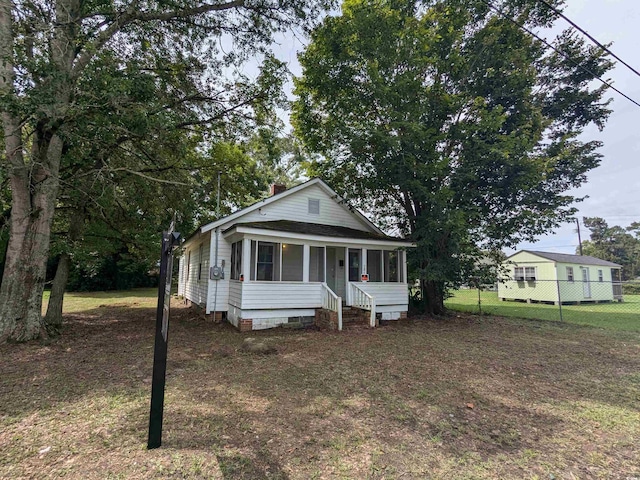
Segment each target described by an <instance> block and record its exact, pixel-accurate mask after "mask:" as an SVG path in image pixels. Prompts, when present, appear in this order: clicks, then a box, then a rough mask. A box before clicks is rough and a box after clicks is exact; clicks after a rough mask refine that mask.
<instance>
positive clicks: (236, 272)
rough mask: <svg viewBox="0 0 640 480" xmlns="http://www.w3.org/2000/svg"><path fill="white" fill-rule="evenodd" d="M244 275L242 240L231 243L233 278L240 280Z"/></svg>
mask: <svg viewBox="0 0 640 480" xmlns="http://www.w3.org/2000/svg"><path fill="white" fill-rule="evenodd" d="M240 275H242V241H239V242H235V243H232V244H231V280H240Z"/></svg>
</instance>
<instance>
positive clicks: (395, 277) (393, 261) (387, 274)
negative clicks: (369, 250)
mask: <svg viewBox="0 0 640 480" xmlns="http://www.w3.org/2000/svg"><path fill="white" fill-rule="evenodd" d="M398 256H399V255H398V252H394V251H390V250H385V251H384V281H385V282H401V281H402V280H401V278H400V275H399V270H398V263H399V262H398Z"/></svg>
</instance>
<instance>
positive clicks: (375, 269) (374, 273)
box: [367, 250, 382, 282]
mask: <svg viewBox="0 0 640 480" xmlns="http://www.w3.org/2000/svg"><path fill="white" fill-rule="evenodd" d="M367 273H368V274H369V281H370V282H382V250H369V251H367Z"/></svg>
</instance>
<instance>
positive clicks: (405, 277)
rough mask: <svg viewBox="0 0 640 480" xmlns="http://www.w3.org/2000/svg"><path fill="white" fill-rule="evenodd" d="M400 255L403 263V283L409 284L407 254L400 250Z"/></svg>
mask: <svg viewBox="0 0 640 480" xmlns="http://www.w3.org/2000/svg"><path fill="white" fill-rule="evenodd" d="M398 252H399V253H400V255H398V257H399V258H400V261H401V262H402V282H403V283H407V252H406V251H405V250H398Z"/></svg>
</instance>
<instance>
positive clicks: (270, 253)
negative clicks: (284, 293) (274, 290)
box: [256, 242, 275, 281]
mask: <svg viewBox="0 0 640 480" xmlns="http://www.w3.org/2000/svg"><path fill="white" fill-rule="evenodd" d="M274 257H275V244H274V243H265V242H258V254H257V259H258V261H257V265H256V280H259V281H260V280H271V281H273V280H274V278H273V270H274V268H273V261H274V259H275V258H274Z"/></svg>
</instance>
